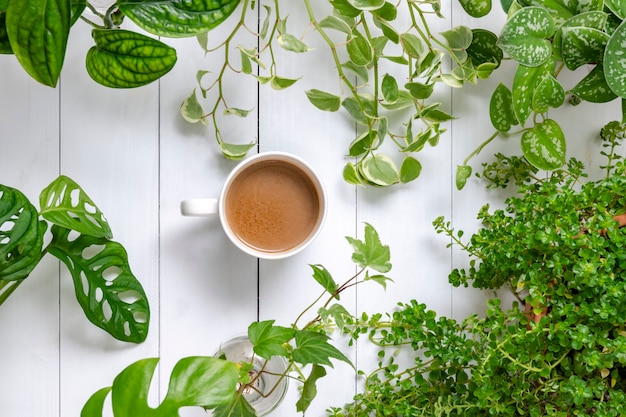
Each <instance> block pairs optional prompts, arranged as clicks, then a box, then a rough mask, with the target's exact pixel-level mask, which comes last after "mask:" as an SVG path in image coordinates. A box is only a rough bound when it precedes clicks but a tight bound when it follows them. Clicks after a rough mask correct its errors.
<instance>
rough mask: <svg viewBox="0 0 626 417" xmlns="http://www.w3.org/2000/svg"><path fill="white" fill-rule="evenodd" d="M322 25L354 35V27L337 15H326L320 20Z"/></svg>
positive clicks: (325, 27)
mask: <svg viewBox="0 0 626 417" xmlns="http://www.w3.org/2000/svg"><path fill="white" fill-rule="evenodd" d="M320 26H321V27H323V28H324V29H334V30H337V31H339V32H342V33H345V34H346V35H352V28H350V26H349V25H348V24H347V23H346V22H345V20H343V19H340V18H338V17H337V16H333V15H331V16H326V17H325V18H324V19H322V20H320Z"/></svg>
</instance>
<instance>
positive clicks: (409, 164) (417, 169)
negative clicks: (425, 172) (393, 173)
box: [400, 156, 422, 184]
mask: <svg viewBox="0 0 626 417" xmlns="http://www.w3.org/2000/svg"><path fill="white" fill-rule="evenodd" d="M421 173H422V164H421V163H420V161H418V160H417V159H415V158H413V157H412V156H405V157H404V160H402V165H401V166H400V182H401V183H403V184H406V183H408V182H411V181H413V180H416V179H417V177H419V176H420V174H421Z"/></svg>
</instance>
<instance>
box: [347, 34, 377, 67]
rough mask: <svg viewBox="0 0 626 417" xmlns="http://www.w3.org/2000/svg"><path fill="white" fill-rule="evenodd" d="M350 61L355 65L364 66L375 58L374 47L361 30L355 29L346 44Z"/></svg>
mask: <svg viewBox="0 0 626 417" xmlns="http://www.w3.org/2000/svg"><path fill="white" fill-rule="evenodd" d="M346 49H347V50H348V56H349V57H350V61H351V62H352V63H354V64H355V65H358V66H361V67H364V66H366V65H368V64H369V63H371V62H372V60H373V59H374V48H373V47H372V45H371V44H370V42H369V41H368V40H367V38H366V37H365V36H363V35H362V34H361V33H360V32H359V31H356V30H355V31H353V32H352V36H351V37H350V38H349V39H348V43H347V44H346Z"/></svg>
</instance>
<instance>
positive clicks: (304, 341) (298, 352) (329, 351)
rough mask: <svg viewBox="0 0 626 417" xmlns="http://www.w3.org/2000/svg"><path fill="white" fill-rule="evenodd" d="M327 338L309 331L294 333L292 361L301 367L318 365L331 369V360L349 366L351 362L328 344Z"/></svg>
mask: <svg viewBox="0 0 626 417" xmlns="http://www.w3.org/2000/svg"><path fill="white" fill-rule="evenodd" d="M328 340H329V337H328V336H326V335H324V334H321V333H317V332H314V331H309V330H298V331H296V348H295V349H294V350H293V359H294V361H296V362H298V363H299V364H301V365H307V364H319V365H328V366H330V367H331V368H332V367H333V364H332V362H331V361H330V360H331V359H339V360H341V361H343V362H346V363H347V364H349V365H350V366H352V367H354V365H352V362H351V361H350V359H348V358H347V357H346V355H344V354H343V353H341V351H340V350H339V349H337V348H336V347H334V346H333V345H331V344H330V343H328Z"/></svg>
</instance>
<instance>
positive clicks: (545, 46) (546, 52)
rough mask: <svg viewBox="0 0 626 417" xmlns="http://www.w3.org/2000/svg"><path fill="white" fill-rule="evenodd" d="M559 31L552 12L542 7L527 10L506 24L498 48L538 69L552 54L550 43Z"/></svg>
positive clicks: (516, 14)
mask: <svg viewBox="0 0 626 417" xmlns="http://www.w3.org/2000/svg"><path fill="white" fill-rule="evenodd" d="M555 30H556V28H555V25H554V21H553V20H552V17H551V16H550V13H548V11H547V10H546V9H544V8H542V7H524V8H522V9H521V10H520V11H518V12H517V13H515V14H514V15H513V16H512V17H511V18H510V19H509V20H508V21H507V22H506V24H505V25H504V27H503V29H502V33H501V34H500V38H499V40H498V45H499V46H500V47H501V48H502V49H504V51H505V52H506V53H508V54H509V55H510V56H511V58H513V59H514V60H516V61H517V62H519V63H520V64H522V65H525V66H528V67H537V66H539V65H542V64H544V63H545V62H546V61H547V60H548V59H549V58H550V56H551V54H552V45H551V43H550V41H549V38H551V37H552V36H553V35H554V32H555Z"/></svg>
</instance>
